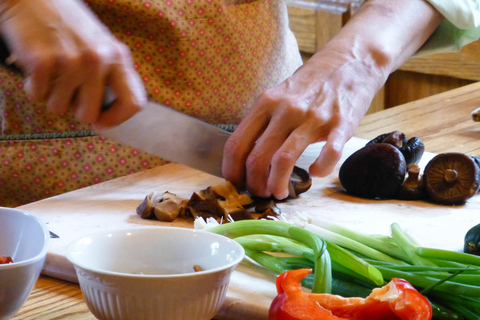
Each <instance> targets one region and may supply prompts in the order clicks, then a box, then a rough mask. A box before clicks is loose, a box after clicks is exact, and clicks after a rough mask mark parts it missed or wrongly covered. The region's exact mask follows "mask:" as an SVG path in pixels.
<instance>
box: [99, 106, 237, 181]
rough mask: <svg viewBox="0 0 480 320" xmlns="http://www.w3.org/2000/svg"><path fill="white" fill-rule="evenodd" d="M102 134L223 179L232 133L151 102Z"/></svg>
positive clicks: (100, 131) (101, 133)
mask: <svg viewBox="0 0 480 320" xmlns="http://www.w3.org/2000/svg"><path fill="white" fill-rule="evenodd" d="M96 132H97V133H98V134H99V135H102V136H104V137H107V138H109V139H112V140H115V141H117V142H120V143H123V144H126V145H129V146H131V147H133V148H136V149H139V150H142V151H145V152H147V153H149V154H152V155H155V156H158V157H160V158H162V159H165V160H168V161H171V162H177V163H181V164H183V165H186V166H189V167H192V168H194V169H198V170H201V171H203V172H206V173H209V174H212V175H215V176H217V177H222V158H223V147H224V145H225V142H226V141H227V139H228V137H229V136H230V133H229V132H228V131H225V130H222V129H220V128H217V127H215V126H213V125H210V124H208V123H206V122H203V121H201V120H199V119H197V118H194V117H191V116H189V115H186V114H184V113H181V112H179V111H176V110H174V109H172V108H169V107H166V106H164V105H161V104H159V103H155V102H151V101H150V102H148V103H147V104H146V105H145V106H144V107H143V109H142V110H141V111H139V112H137V113H136V114H134V115H133V116H132V117H131V118H130V119H128V120H126V121H125V122H123V123H121V124H120V125H117V126H114V127H110V128H105V129H101V130H97V131H96Z"/></svg>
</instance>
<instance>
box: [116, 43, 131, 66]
mask: <svg viewBox="0 0 480 320" xmlns="http://www.w3.org/2000/svg"><path fill="white" fill-rule="evenodd" d="M111 56H112V59H113V60H114V61H119V62H120V61H121V62H124V61H129V60H130V59H131V57H132V55H131V52H130V49H129V48H128V47H127V46H126V45H125V44H123V43H115V44H114V45H112V49H111Z"/></svg>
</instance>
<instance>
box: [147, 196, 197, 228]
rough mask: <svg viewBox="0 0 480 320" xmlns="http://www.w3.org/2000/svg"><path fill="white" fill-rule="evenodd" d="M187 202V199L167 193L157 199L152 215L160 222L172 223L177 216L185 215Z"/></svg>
mask: <svg viewBox="0 0 480 320" xmlns="http://www.w3.org/2000/svg"><path fill="white" fill-rule="evenodd" d="M187 201H188V200H187V199H184V198H181V197H178V196H177V195H175V194H173V193H170V192H168V191H167V192H165V193H164V194H163V195H162V198H161V199H159V202H158V203H155V204H154V208H153V213H154V214H155V217H157V219H158V220H160V221H166V222H172V221H174V220H175V219H176V218H177V217H178V216H183V215H184V214H185V209H186V205H187Z"/></svg>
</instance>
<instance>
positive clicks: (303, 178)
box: [288, 166, 312, 198]
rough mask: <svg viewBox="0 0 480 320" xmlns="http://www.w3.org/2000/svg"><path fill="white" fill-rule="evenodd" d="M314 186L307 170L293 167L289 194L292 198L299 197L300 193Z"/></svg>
mask: <svg viewBox="0 0 480 320" xmlns="http://www.w3.org/2000/svg"><path fill="white" fill-rule="evenodd" d="M311 186H312V177H311V176H310V174H309V173H308V171H307V170H305V169H302V168H300V167H297V166H295V167H293V171H292V173H291V175H290V185H289V190H288V191H289V194H288V196H289V197H290V198H297V197H298V195H299V194H302V193H304V192H307V191H308V190H309V189H310V187H311Z"/></svg>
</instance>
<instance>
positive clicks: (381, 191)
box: [339, 143, 407, 199]
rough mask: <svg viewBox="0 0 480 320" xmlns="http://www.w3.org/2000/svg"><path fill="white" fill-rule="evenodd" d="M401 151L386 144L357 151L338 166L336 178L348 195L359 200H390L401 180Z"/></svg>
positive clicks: (403, 163)
mask: <svg viewBox="0 0 480 320" xmlns="http://www.w3.org/2000/svg"><path fill="white" fill-rule="evenodd" d="M406 169H407V166H406V162H405V157H404V156H403V154H402V153H401V151H400V150H399V149H398V148H396V147H394V146H393V145H391V144H388V143H374V144H369V145H366V146H365V147H363V148H361V149H359V150H357V151H356V152H355V153H353V154H352V155H351V156H350V157H348V158H347V160H345V162H344V163H343V164H342V166H341V167H340V172H339V179H340V183H341V184H342V186H343V187H344V188H345V190H346V191H347V193H348V194H351V195H354V196H357V197H363V198H370V199H375V198H384V199H385V198H392V197H393V196H394V195H395V194H396V193H397V191H398V189H399V188H400V186H401V185H402V183H403V180H404V179H405V172H406Z"/></svg>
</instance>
